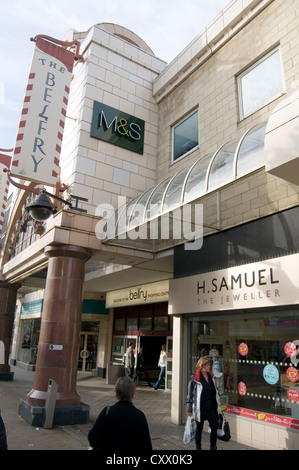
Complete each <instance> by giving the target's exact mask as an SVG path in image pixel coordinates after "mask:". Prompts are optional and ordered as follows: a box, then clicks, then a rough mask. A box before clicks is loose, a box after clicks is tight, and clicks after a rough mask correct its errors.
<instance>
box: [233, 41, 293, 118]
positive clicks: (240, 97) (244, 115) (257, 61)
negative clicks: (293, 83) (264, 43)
mask: <svg viewBox="0 0 299 470" xmlns="http://www.w3.org/2000/svg"><path fill="white" fill-rule="evenodd" d="M275 53H278V57H279V65H280V74H281V90H280V91H278V92H277V93H275V94H274V95H272V96H271V97H270V98H266V99H265V100H264V101H262V100H261V102H260V103H259V104H258V105H257V107H255V108H253V109H251V110H249V112H248V113H245V112H244V93H243V89H242V79H243V78H244V77H245V76H246V75H248V73H250V72H252V71H253V70H254V69H256V68H257V67H259V66H260V65H261V64H262V63H264V62H265V61H266V60H267V59H269V58H270V57H271V56H272V55H273V54H275ZM236 78H237V89H238V101H239V116H240V120H242V119H245V118H247V117H248V116H251V115H252V114H254V113H255V112H257V111H259V110H260V109H262V108H263V107H265V106H267V105H268V104H269V103H271V102H272V101H275V100H276V99H277V98H279V97H280V96H282V95H283V94H284V93H285V92H286V87H285V78H284V70H283V62H282V56H281V50H280V47H279V46H276V47H274V48H272V49H271V50H269V51H268V52H266V53H264V54H263V55H261V56H259V57H258V58H257V59H255V60H254V62H252V63H251V64H249V65H248V66H246V68H245V69H243V70H242V71H241V72H240V73H239V74H238V75H237V76H236Z"/></svg>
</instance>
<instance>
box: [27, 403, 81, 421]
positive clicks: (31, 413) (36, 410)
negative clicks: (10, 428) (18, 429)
mask: <svg viewBox="0 0 299 470" xmlns="http://www.w3.org/2000/svg"><path fill="white" fill-rule="evenodd" d="M89 410H90V406H89V405H85V404H84V403H80V405H76V406H59V407H56V408H55V411H54V418H53V426H69V425H73V424H86V423H88V420H89ZM19 415H20V416H21V417H22V418H23V419H24V421H26V422H27V423H28V424H30V425H31V426H37V427H43V424H44V420H45V407H44V406H35V405H29V404H28V403H27V402H26V401H25V400H21V401H20V403H19Z"/></svg>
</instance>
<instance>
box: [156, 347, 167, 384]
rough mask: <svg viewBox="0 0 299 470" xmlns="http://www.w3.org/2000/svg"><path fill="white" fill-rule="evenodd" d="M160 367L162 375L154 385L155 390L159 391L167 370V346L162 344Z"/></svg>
mask: <svg viewBox="0 0 299 470" xmlns="http://www.w3.org/2000/svg"><path fill="white" fill-rule="evenodd" d="M158 366H159V367H160V374H159V378H158V380H157V382H156V383H155V384H154V390H158V388H159V386H160V383H161V382H162V380H163V379H164V377H165V369H166V346H165V344H162V348H161V352H160V357H159V362H158Z"/></svg>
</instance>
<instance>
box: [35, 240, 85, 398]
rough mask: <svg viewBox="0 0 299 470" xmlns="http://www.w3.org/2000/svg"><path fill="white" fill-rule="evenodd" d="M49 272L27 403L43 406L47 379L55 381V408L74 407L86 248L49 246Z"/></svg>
mask: <svg viewBox="0 0 299 470" xmlns="http://www.w3.org/2000/svg"><path fill="white" fill-rule="evenodd" d="M45 253H46V255H47V257H48V258H49V265H48V274H47V281H46V288H45V295H44V307H43V314H42V322H41V332H40V339H39V344H38V355H37V363H36V373H35V381H34V386H33V389H32V390H31V391H30V392H29V394H28V396H27V402H28V404H29V405H33V406H44V405H45V400H46V397H47V390H48V383H49V380H50V379H51V380H54V381H55V382H56V383H57V384H58V391H57V401H56V407H68V406H76V405H78V404H79V403H80V396H79V395H78V393H77V391H76V382H77V366H78V350H79V338H80V329H81V315H82V288H83V281H84V272H85V269H84V267H85V262H86V261H87V259H88V258H89V257H90V256H91V253H90V251H89V250H88V249H86V248H80V247H77V246H71V245H63V246H61V245H57V246H48V247H47V248H46V249H45Z"/></svg>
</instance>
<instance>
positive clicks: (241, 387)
mask: <svg viewBox="0 0 299 470" xmlns="http://www.w3.org/2000/svg"><path fill="white" fill-rule="evenodd" d="M238 392H239V395H241V396H242V397H243V396H244V395H246V392H247V387H246V384H245V383H244V382H239V383H238Z"/></svg>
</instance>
